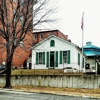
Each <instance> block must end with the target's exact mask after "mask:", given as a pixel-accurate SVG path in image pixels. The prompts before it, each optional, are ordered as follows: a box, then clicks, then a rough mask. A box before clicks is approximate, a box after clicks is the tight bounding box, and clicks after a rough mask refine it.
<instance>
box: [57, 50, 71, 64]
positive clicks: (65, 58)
mask: <svg viewBox="0 0 100 100" xmlns="http://www.w3.org/2000/svg"><path fill="white" fill-rule="evenodd" d="M59 60H60V64H63V63H67V64H70V50H68V51H60V59H59Z"/></svg>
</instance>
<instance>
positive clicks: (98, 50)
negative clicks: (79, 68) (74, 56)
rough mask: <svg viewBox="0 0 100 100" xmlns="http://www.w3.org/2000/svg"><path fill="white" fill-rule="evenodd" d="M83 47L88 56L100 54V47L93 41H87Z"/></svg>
mask: <svg viewBox="0 0 100 100" xmlns="http://www.w3.org/2000/svg"><path fill="white" fill-rule="evenodd" d="M83 49H84V54H85V55H86V56H96V55H100V47H97V46H95V45H92V42H86V45H85V46H83Z"/></svg>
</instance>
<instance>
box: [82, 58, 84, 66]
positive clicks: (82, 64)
mask: <svg viewBox="0 0 100 100" xmlns="http://www.w3.org/2000/svg"><path fill="white" fill-rule="evenodd" d="M82 59H83V60H82V68H84V58H82Z"/></svg>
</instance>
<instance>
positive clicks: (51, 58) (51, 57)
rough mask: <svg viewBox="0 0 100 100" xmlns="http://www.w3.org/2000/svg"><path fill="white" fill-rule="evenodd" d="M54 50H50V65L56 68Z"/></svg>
mask: <svg viewBox="0 0 100 100" xmlns="http://www.w3.org/2000/svg"><path fill="white" fill-rule="evenodd" d="M54 65H55V64H54V51H52V52H50V67H52V68H54Z"/></svg>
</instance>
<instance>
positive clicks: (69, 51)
mask: <svg viewBox="0 0 100 100" xmlns="http://www.w3.org/2000/svg"><path fill="white" fill-rule="evenodd" d="M67 57H68V58H67V59H68V60H67V61H68V62H67V63H68V64H70V50H68V56H67Z"/></svg>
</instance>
